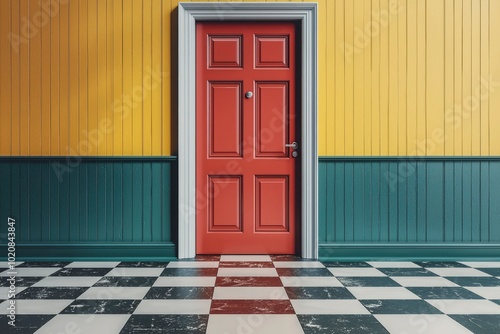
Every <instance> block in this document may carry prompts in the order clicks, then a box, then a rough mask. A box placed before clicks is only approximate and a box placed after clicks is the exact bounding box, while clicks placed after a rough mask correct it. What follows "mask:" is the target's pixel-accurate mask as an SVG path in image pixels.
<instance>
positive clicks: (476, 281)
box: [446, 277, 500, 287]
mask: <svg viewBox="0 0 500 334" xmlns="http://www.w3.org/2000/svg"><path fill="white" fill-rule="evenodd" d="M446 279H447V280H448V281H451V282H453V283H455V284H458V285H460V286H469V287H472V286H474V287H480V286H500V279H498V278H496V277H446Z"/></svg>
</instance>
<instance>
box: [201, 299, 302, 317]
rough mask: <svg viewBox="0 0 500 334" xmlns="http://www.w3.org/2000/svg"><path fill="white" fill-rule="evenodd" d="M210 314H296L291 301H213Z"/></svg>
mask: <svg viewBox="0 0 500 334" xmlns="http://www.w3.org/2000/svg"><path fill="white" fill-rule="evenodd" d="M210 314H295V312H294V310H293V306H292V304H291V303H290V301H289V300H222V299H217V300H212V305H211V307H210Z"/></svg>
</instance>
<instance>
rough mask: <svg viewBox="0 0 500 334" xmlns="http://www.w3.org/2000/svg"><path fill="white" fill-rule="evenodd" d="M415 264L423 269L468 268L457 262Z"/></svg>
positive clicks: (421, 262) (422, 262)
mask: <svg viewBox="0 0 500 334" xmlns="http://www.w3.org/2000/svg"><path fill="white" fill-rule="evenodd" d="M414 263H415V264H417V265H419V266H421V267H424V268H469V267H468V266H466V265H465V264H462V263H459V262H453V261H450V262H437V261H420V262H414Z"/></svg>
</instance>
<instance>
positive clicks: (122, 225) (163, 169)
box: [0, 157, 177, 258]
mask: <svg viewBox="0 0 500 334" xmlns="http://www.w3.org/2000/svg"><path fill="white" fill-rule="evenodd" d="M175 165H176V159H175V158H173V157H148V158H144V157H139V158H127V157H123V158H115V157H86V158H78V159H74V158H73V159H72V160H68V159H66V158H62V157H53V158H50V157H38V158H37V157H35V158H33V157H31V158H27V157H26V158H11V157H9V158H0V182H1V184H0V233H1V235H2V240H1V244H2V245H4V244H5V235H6V232H7V223H6V222H7V217H13V218H15V219H16V221H17V235H16V242H17V244H18V245H19V247H18V248H19V249H18V251H19V252H18V254H20V255H18V256H22V257H24V258H37V257H39V256H42V255H44V254H45V256H50V257H52V258H54V257H55V258H65V257H66V258H67V257H68V256H69V257H78V256H79V254H80V256H82V257H88V258H92V257H95V256H96V254H98V252H95V251H94V250H92V249H93V248H95V247H97V248H99V247H104V248H103V252H104V250H105V252H107V254H108V255H106V254H104V253H103V254H102V255H100V257H101V258H104V257H106V256H107V257H109V254H119V253H117V252H116V251H114V250H113V248H112V247H115V248H116V249H120V250H122V251H123V252H124V253H123V257H128V258H134V257H135V256H134V254H137V255H138V254H142V255H143V256H147V257H148V258H152V257H158V258H166V257H173V256H175V244H174V240H172V239H171V236H172V235H173V234H172V231H171V230H172V229H176V227H174V226H173V225H174V224H172V222H173V221H174V220H173V219H176V214H172V212H171V207H172V205H174V207H176V206H177V205H176V203H175V201H176V198H177V196H176V193H177V189H176V187H172V186H171V185H172V184H173V183H172V179H173V180H176V179H177V175H176V167H175ZM174 183H175V182H174ZM172 202H174V203H172ZM175 222H176V221H175ZM72 245H73V246H74V249H72V250H68V249H70V248H71V246H72ZM99 245H100V246H99ZM141 245H142V246H143V247H145V249H146V250H145V251H138V250H139V249H141ZM44 247H45V248H44ZM49 248H51V250H49ZM44 249H45V251H44ZM127 250H128V253H127ZM68 254H70V255H68Z"/></svg>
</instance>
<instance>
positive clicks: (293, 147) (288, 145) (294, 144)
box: [285, 141, 299, 150]
mask: <svg viewBox="0 0 500 334" xmlns="http://www.w3.org/2000/svg"><path fill="white" fill-rule="evenodd" d="M285 147H290V148H292V149H294V150H296V149H298V148H299V144H297V142H296V141H294V142H293V143H291V144H285Z"/></svg>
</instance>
